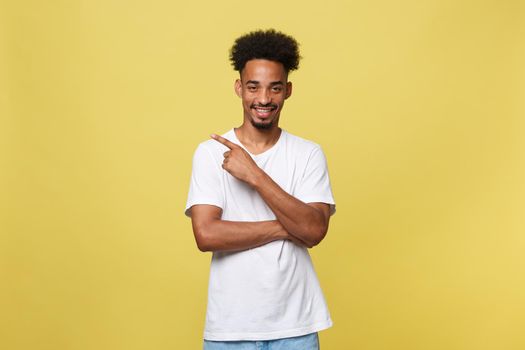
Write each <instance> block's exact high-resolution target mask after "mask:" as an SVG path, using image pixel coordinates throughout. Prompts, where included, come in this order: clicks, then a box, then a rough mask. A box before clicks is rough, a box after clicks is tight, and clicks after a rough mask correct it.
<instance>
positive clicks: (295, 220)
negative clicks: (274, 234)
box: [251, 171, 328, 247]
mask: <svg viewBox="0 0 525 350" xmlns="http://www.w3.org/2000/svg"><path fill="white" fill-rule="evenodd" d="M251 185H252V187H253V188H254V189H255V190H256V191H257V192H258V193H259V195H260V196H261V197H262V199H263V200H264V201H265V202H266V204H267V205H268V206H269V207H270V209H271V210H272V211H273V213H274V214H275V216H276V217H277V220H278V221H279V222H280V223H281V224H282V225H283V227H284V228H285V229H286V231H287V232H289V233H290V234H291V235H293V236H295V237H297V238H298V239H300V240H302V241H303V242H305V243H306V245H307V246H309V247H312V246H314V245H317V244H318V243H319V242H320V241H321V240H322V239H323V238H324V236H325V235H326V231H327V229H328V220H327V218H326V217H325V215H324V214H323V212H322V211H320V210H318V209H317V208H315V207H313V206H311V205H308V204H306V203H304V202H302V201H300V200H299V199H297V198H295V197H294V196H292V195H290V194H288V193H287V192H286V191H284V190H283V189H282V188H281V187H280V186H279V185H278V184H277V183H276V182H275V181H273V180H272V178H271V177H270V176H269V175H267V174H266V173H265V172H264V171H261V172H260V173H258V174H257V176H256V177H255V178H254V181H253V182H252V184H251Z"/></svg>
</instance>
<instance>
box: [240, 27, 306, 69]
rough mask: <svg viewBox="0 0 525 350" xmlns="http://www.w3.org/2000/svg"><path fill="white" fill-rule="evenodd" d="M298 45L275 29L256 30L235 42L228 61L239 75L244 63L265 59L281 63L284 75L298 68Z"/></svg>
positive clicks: (291, 38)
mask: <svg viewBox="0 0 525 350" xmlns="http://www.w3.org/2000/svg"><path fill="white" fill-rule="evenodd" d="M300 58H301V56H299V44H298V43H297V41H296V40H295V39H294V38H293V37H291V36H289V35H286V34H283V33H281V32H278V31H276V30H275V29H268V30H256V31H253V32H250V33H248V34H245V35H243V36H241V37H239V38H238V39H237V40H235V43H234V44H233V46H232V48H231V49H230V61H231V63H232V66H233V67H234V68H235V70H236V71H238V72H239V73H240V72H241V71H242V70H243V69H244V66H245V65H246V62H248V61H249V60H253V59H266V60H270V61H275V62H279V63H282V65H283V66H284V69H285V70H286V73H288V72H290V71H292V70H296V69H297V68H299V60H300Z"/></svg>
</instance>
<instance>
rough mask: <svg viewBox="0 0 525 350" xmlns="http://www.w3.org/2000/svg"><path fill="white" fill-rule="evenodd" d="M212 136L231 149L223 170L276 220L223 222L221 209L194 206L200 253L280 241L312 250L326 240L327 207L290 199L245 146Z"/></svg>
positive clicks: (193, 213) (227, 154)
mask: <svg viewBox="0 0 525 350" xmlns="http://www.w3.org/2000/svg"><path fill="white" fill-rule="evenodd" d="M212 137H213V138H214V139H215V140H216V141H218V142H220V143H222V144H223V145H225V146H226V147H228V148H229V149H230V150H229V151H227V152H225V153H224V162H223V165H222V167H223V168H224V170H226V171H228V172H229V173H230V174H231V175H232V176H234V177H235V178H237V179H239V180H241V181H244V182H246V183H247V184H248V185H250V186H251V187H252V188H253V189H255V190H256V191H257V192H258V193H259V195H260V196H261V198H262V199H263V200H264V201H265V202H266V204H267V205H268V206H269V207H270V209H271V210H272V211H273V212H274V214H275V216H276V217H277V220H272V221H260V222H238V221H226V220H222V219H221V214H222V209H221V208H219V207H216V206H212V205H194V206H193V207H192V208H191V219H192V226H193V232H194V234H195V239H196V241H197V246H198V247H199V249H200V250H201V251H236V250H243V249H249V248H253V247H257V246H260V245H263V244H266V243H269V242H272V241H275V240H280V239H288V240H291V241H292V242H294V243H296V244H299V245H303V246H305V247H308V248H311V247H313V246H315V245H317V244H319V243H320V242H321V241H322V240H323V238H324V237H325V235H326V232H327V230H328V223H329V220H330V207H329V205H328V204H326V203H304V202H302V201H300V200H299V199H297V198H295V197H293V196H291V195H290V194H288V193H286V191H284V190H283V189H282V188H281V187H280V186H279V185H278V184H277V183H275V182H274V181H273V180H272V178H271V177H270V176H268V175H267V174H266V173H265V172H264V171H263V170H262V169H261V168H259V167H258V166H257V164H255V162H254V161H253V159H252V158H251V157H250V155H249V154H248V153H247V152H246V151H245V150H244V149H243V148H242V147H240V146H238V145H236V144H234V143H232V142H230V141H228V140H227V139H225V138H223V137H221V136H217V135H212Z"/></svg>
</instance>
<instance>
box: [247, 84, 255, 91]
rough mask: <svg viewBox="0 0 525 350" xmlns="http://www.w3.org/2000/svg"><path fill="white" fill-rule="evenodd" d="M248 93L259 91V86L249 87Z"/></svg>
mask: <svg viewBox="0 0 525 350" xmlns="http://www.w3.org/2000/svg"><path fill="white" fill-rule="evenodd" d="M248 91H252V92H253V91H257V86H255V85H248Z"/></svg>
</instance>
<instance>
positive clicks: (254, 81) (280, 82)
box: [246, 80, 284, 86]
mask: <svg viewBox="0 0 525 350" xmlns="http://www.w3.org/2000/svg"><path fill="white" fill-rule="evenodd" d="M248 84H255V85H259V81H257V80H248V81H247V82H246V85H248ZM270 85H271V86H275V85H284V83H283V82H282V81H272V82H271V83H270Z"/></svg>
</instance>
